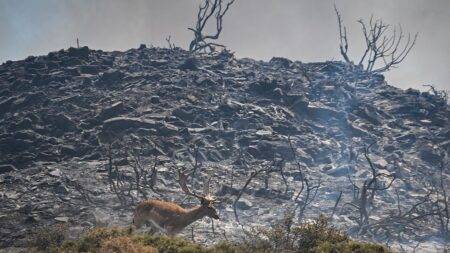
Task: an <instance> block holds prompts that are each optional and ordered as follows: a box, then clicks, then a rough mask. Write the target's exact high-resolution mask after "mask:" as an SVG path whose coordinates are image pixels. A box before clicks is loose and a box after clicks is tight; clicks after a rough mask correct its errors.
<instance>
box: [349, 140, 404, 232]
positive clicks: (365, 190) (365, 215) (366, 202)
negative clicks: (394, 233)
mask: <svg viewBox="0 0 450 253" xmlns="http://www.w3.org/2000/svg"><path fill="white" fill-rule="evenodd" d="M373 144H374V143H372V144H371V145H369V147H365V148H364V156H365V158H366V160H367V163H368V164H369V167H370V171H371V177H370V178H368V179H365V180H364V181H363V183H362V185H360V186H358V185H357V184H356V183H355V182H353V181H352V179H351V178H350V176H348V179H349V181H350V183H351V184H352V186H353V189H354V201H353V202H347V203H345V204H344V205H343V206H342V208H341V210H342V209H343V208H344V207H346V206H352V207H354V208H355V209H356V210H357V211H358V217H357V218H356V222H357V223H358V227H359V233H360V234H364V233H365V232H366V231H367V227H368V225H369V216H370V212H369V208H370V206H372V204H373V200H374V198H375V195H376V193H377V192H380V191H384V190H387V189H389V188H390V187H391V186H392V183H393V182H394V181H395V179H396V178H395V175H393V174H385V173H379V172H377V170H376V169H375V167H374V165H373V163H372V160H371V159H370V157H369V150H370V147H371V146H372V145H373ZM381 178H389V179H390V182H389V183H387V184H386V185H382V184H381V182H380V181H381Z"/></svg>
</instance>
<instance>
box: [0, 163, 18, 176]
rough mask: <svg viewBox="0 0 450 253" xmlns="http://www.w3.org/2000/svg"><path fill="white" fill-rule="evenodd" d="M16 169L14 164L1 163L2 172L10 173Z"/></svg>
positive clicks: (0, 169)
mask: <svg viewBox="0 0 450 253" xmlns="http://www.w3.org/2000/svg"><path fill="white" fill-rule="evenodd" d="M14 170H17V169H16V167H14V165H11V164H2V165H0V174H4V173H8V172H11V171H14Z"/></svg>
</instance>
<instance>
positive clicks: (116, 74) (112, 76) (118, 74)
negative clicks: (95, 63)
mask: <svg viewBox="0 0 450 253" xmlns="http://www.w3.org/2000/svg"><path fill="white" fill-rule="evenodd" d="M124 77H125V74H124V73H123V72H122V71H120V70H114V69H112V70H108V71H106V72H104V73H103V74H102V76H101V77H100V79H99V80H98V81H99V83H101V84H116V83H118V82H120V81H122V79H123V78H124Z"/></svg>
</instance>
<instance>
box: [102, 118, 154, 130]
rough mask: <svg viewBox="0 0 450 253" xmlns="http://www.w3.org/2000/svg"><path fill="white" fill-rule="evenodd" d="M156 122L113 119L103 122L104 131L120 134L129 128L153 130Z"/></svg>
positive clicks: (138, 119)
mask: <svg viewBox="0 0 450 253" xmlns="http://www.w3.org/2000/svg"><path fill="white" fill-rule="evenodd" d="M155 127H156V122H155V121H153V120H149V119H140V118H127V117H115V118H112V119H108V120H106V121H104V122H103V130H104V131H113V132H121V131H124V130H127V129H130V128H135V129H138V128H155Z"/></svg>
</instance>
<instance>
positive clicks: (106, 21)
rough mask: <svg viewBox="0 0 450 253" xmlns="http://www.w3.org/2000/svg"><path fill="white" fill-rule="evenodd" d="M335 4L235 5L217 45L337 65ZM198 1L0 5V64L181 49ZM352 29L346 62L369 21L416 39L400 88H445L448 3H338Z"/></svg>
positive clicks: (245, 1)
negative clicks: (70, 53) (62, 52)
mask: <svg viewBox="0 0 450 253" xmlns="http://www.w3.org/2000/svg"><path fill="white" fill-rule="evenodd" d="M334 2H335V1H334V0H324V1H308V0H283V1H273V0H237V1H236V3H235V5H234V6H233V8H232V9H231V10H230V12H229V13H228V14H227V16H226V17H225V21H224V30H223V34H222V38H221V42H223V43H224V44H226V45H228V46H229V48H230V49H232V50H233V51H235V52H236V55H237V56H238V57H252V58H256V59H264V60H267V59H270V58H271V57H272V56H282V57H288V58H290V59H294V60H301V61H304V62H309V61H324V60H331V59H335V60H337V59H340V55H339V52H338V42H337V25H336V17H335V14H334V10H333V4H334ZM199 3H200V1H199V0H129V1H122V0H96V1H92V0H0V36H1V37H0V62H4V61H6V60H10V59H12V60H17V59H22V58H25V57H27V56H28V55H40V54H46V53H48V52H49V51H55V50H59V49H61V48H67V47H69V46H74V45H76V38H79V39H80V43H81V45H87V46H89V47H90V48H96V49H103V50H124V49H128V48H132V47H137V46H138V45H139V44H141V43H146V44H148V45H150V44H152V45H155V46H166V42H165V38H166V37H168V36H169V35H171V37H172V41H173V42H175V44H176V45H177V46H181V47H184V48H186V47H187V45H188V43H189V40H190V38H191V32H190V31H188V30H187V27H188V26H190V25H192V24H193V23H194V18H195V15H196V11H197V6H198V4H199ZM336 5H337V6H338V8H339V9H340V11H341V12H342V16H343V19H344V22H345V24H346V25H347V27H348V29H349V40H350V41H349V42H350V49H349V50H350V55H351V56H352V57H354V58H355V59H356V58H357V57H358V56H359V55H360V53H361V51H362V50H363V48H362V46H363V42H362V40H361V39H362V38H361V31H360V28H359V26H358V24H357V23H356V20H358V19H360V18H366V19H367V18H369V17H370V15H371V14H374V15H375V16H376V17H380V18H383V19H384V20H385V21H386V22H388V23H391V24H398V23H401V24H403V28H404V30H405V31H408V32H411V33H415V32H419V39H418V42H417V45H416V47H415V48H414V49H413V51H412V53H411V55H410V56H409V57H408V58H407V59H406V61H405V62H404V63H403V64H402V65H400V68H399V69H396V70H393V71H392V72H389V73H388V74H387V78H388V81H389V82H390V83H391V84H393V85H396V86H398V87H402V88H407V87H414V88H422V85H423V84H433V85H435V86H436V87H438V88H440V89H450V71H448V68H449V66H450V51H449V50H447V47H448V42H449V41H450V30H449V29H448V27H447V25H448V24H449V23H450V15H449V11H448V10H450V1H448V0H434V1H423V0H396V1H391V0H377V1H376V0H370V1H359V0H336Z"/></svg>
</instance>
